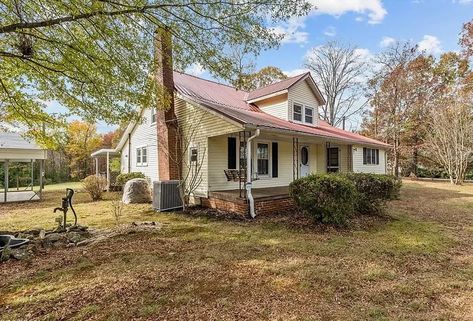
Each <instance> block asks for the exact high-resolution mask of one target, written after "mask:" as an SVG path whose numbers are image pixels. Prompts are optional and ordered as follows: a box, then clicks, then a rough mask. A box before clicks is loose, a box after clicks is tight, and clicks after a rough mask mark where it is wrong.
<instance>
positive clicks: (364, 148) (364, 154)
mask: <svg viewBox="0 0 473 321" xmlns="http://www.w3.org/2000/svg"><path fill="white" fill-rule="evenodd" d="M363 165H366V147H363Z"/></svg>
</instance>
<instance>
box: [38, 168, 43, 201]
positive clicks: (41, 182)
mask: <svg viewBox="0 0 473 321" xmlns="http://www.w3.org/2000/svg"><path fill="white" fill-rule="evenodd" d="M43 177H44V159H41V160H40V161H39V199H41V196H42V195H41V194H42V192H43Z"/></svg>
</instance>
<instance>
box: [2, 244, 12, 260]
mask: <svg viewBox="0 0 473 321" xmlns="http://www.w3.org/2000/svg"><path fill="white" fill-rule="evenodd" d="M10 255H11V248H9V247H8V246H7V247H4V248H3V250H2V251H0V262H5V261H7V260H9V259H10Z"/></svg>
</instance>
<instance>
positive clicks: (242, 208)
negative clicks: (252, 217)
mask: <svg viewBox="0 0 473 321" xmlns="http://www.w3.org/2000/svg"><path fill="white" fill-rule="evenodd" d="M201 204H202V206H204V207H209V208H214V209H217V210H221V211H227V212H233V213H236V214H239V215H242V216H245V217H246V216H248V215H249V207H248V204H247V202H246V200H244V199H231V200H230V199H220V198H215V197H209V198H202V199H201ZM294 206H295V204H294V201H293V200H292V198H290V197H289V196H277V197H265V198H261V199H255V210H256V215H257V216H258V215H275V214H282V213H286V212H289V211H291V210H293V209H294Z"/></svg>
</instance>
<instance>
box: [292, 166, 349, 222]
mask: <svg viewBox="0 0 473 321" xmlns="http://www.w3.org/2000/svg"><path fill="white" fill-rule="evenodd" d="M289 193H290V195H291V197H292V198H293V199H294V201H295V203H296V205H297V206H299V207H300V208H301V209H302V210H303V211H304V213H306V214H307V215H309V216H311V217H312V218H314V219H315V220H317V221H319V222H322V223H328V224H335V225H343V224H345V222H346V220H347V219H348V218H349V217H350V216H352V215H353V213H354V206H355V200H356V197H357V193H356V188H355V185H354V184H353V183H352V182H351V181H349V180H348V179H347V178H346V177H343V176H341V175H336V174H312V175H309V176H307V177H304V178H300V179H297V180H295V181H294V182H292V183H291V184H290V185H289Z"/></svg>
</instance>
